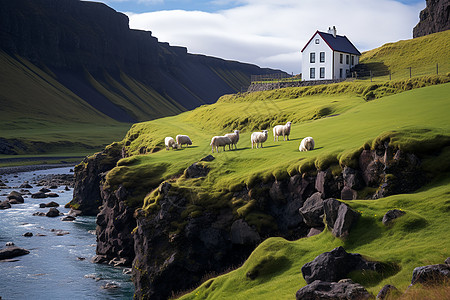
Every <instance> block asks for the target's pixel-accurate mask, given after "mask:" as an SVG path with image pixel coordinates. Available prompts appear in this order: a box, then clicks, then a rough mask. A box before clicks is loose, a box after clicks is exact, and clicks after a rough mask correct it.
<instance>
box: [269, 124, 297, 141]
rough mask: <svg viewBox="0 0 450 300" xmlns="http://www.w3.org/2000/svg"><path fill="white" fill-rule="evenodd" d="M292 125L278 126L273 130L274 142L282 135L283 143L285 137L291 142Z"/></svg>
mask: <svg viewBox="0 0 450 300" xmlns="http://www.w3.org/2000/svg"><path fill="white" fill-rule="evenodd" d="M291 124H292V122H290V121H289V122H287V123H286V125H277V126H275V127H274V128H273V141H274V142H275V139H277V142H278V137H279V136H280V135H282V136H283V141H284V140H285V139H284V137H285V136H286V138H287V140H288V141H289V134H290V133H291Z"/></svg>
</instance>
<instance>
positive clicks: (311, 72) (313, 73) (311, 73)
mask: <svg viewBox="0 0 450 300" xmlns="http://www.w3.org/2000/svg"><path fill="white" fill-rule="evenodd" d="M309 78H311V79H314V78H316V68H310V69H309Z"/></svg>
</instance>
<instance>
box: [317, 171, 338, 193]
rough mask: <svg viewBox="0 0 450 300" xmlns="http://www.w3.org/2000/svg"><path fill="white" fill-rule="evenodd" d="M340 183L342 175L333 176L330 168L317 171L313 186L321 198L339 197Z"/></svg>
mask: <svg viewBox="0 0 450 300" xmlns="http://www.w3.org/2000/svg"><path fill="white" fill-rule="evenodd" d="M342 185H343V180H342V176H336V177H335V176H333V174H332V172H331V170H330V169H327V170H325V171H319V172H317V176H316V182H315V188H316V190H317V191H318V192H320V193H321V194H322V197H323V198H330V197H339V195H340V193H339V191H340V190H341V188H342Z"/></svg>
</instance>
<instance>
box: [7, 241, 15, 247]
mask: <svg viewBox="0 0 450 300" xmlns="http://www.w3.org/2000/svg"><path fill="white" fill-rule="evenodd" d="M5 246H6V247H8V246H15V244H14V243H13V242H6V244H5Z"/></svg>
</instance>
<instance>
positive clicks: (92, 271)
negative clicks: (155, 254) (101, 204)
mask: <svg viewBox="0 0 450 300" xmlns="http://www.w3.org/2000/svg"><path fill="white" fill-rule="evenodd" d="M68 173H69V168H58V169H50V170H41V171H33V172H23V173H17V174H11V175H3V176H0V179H2V180H3V181H4V182H5V181H6V180H8V181H9V182H8V183H6V184H7V185H8V186H10V187H16V188H12V189H3V190H0V194H1V195H2V196H0V200H1V201H3V200H5V199H6V196H4V194H9V192H10V191H12V190H15V191H19V190H20V188H17V187H18V186H20V185H21V184H22V183H23V182H24V181H28V182H29V183H30V184H31V185H32V186H33V188H31V189H28V190H30V192H31V193H35V192H37V191H38V190H39V189H40V188H42V187H38V186H35V184H33V182H34V180H35V179H36V178H38V177H39V176H42V175H48V174H68ZM33 174H34V175H33ZM14 175H16V176H17V177H14ZM63 189H64V187H59V189H58V190H52V192H56V193H58V194H59V197H58V198H45V199H33V198H31V196H26V197H27V198H25V196H24V198H25V203H23V204H14V205H12V208H10V209H6V210H0V248H3V247H4V246H5V244H6V243H7V242H14V243H15V245H16V246H18V247H21V248H25V249H27V250H29V251H30V254H28V255H24V256H19V257H16V258H15V259H18V261H14V262H8V261H4V262H0V283H1V284H0V298H1V299H2V300H9V299H67V298H72V299H132V297H133V292H134V288H133V284H132V282H131V278H130V275H124V274H122V271H123V268H120V267H112V266H107V265H99V264H93V263H91V262H90V260H91V258H92V257H93V256H94V255H95V246H96V245H95V243H96V238H95V234H93V231H94V230H95V226H96V225H95V217H82V216H79V217H77V219H76V220H75V221H73V222H64V221H61V217H56V218H48V217H39V216H32V214H33V213H34V212H37V211H42V212H47V211H48V210H49V208H39V203H48V202H50V201H55V202H57V203H59V204H60V206H59V207H58V210H59V211H60V212H62V213H64V214H66V213H67V212H68V211H69V209H66V208H64V205H65V204H66V203H67V202H69V201H70V200H72V190H70V191H62V190H63ZM52 229H55V230H63V231H68V232H69V234H66V235H63V236H57V235H56V233H55V232H54V231H53V232H52ZM25 232H32V233H33V236H32V237H24V236H22V235H23V234H24V233H25ZM38 234H42V235H44V236H37V235H38ZM83 258H85V259H84V260H83ZM94 278H97V279H98V278H101V279H100V280H96V279H94ZM107 283H113V284H116V285H118V286H119V287H118V288H115V289H104V288H102V286H105V285H106V284H107Z"/></svg>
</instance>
